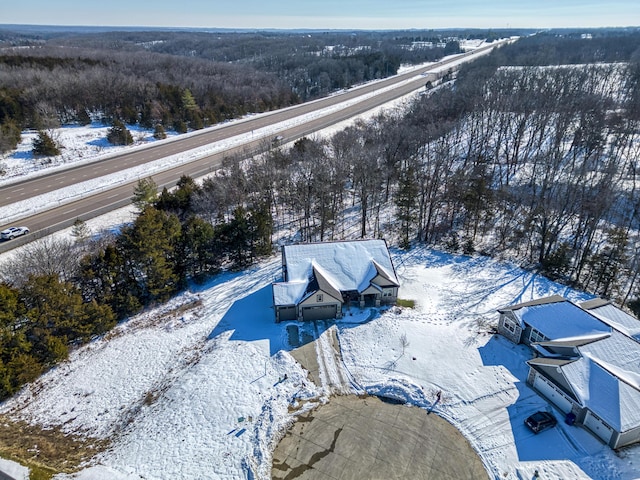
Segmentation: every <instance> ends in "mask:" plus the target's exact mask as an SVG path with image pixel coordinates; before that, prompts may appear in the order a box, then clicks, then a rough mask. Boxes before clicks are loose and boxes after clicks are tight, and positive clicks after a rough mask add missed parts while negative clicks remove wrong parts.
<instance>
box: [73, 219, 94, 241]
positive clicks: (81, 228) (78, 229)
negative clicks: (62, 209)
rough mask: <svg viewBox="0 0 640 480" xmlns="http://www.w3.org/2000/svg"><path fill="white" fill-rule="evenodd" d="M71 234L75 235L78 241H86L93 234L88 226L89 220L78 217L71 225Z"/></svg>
mask: <svg viewBox="0 0 640 480" xmlns="http://www.w3.org/2000/svg"><path fill="white" fill-rule="evenodd" d="M71 235H72V236H73V237H75V239H76V242H80V243H82V242H84V241H85V240H86V239H87V238H89V236H90V235H91V230H90V229H89V227H88V226H87V222H85V221H84V220H82V219H80V218H76V221H75V222H73V227H71Z"/></svg>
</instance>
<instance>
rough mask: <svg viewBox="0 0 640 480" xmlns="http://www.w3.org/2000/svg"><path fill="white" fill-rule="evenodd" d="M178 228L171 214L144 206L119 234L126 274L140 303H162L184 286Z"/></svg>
mask: <svg viewBox="0 0 640 480" xmlns="http://www.w3.org/2000/svg"><path fill="white" fill-rule="evenodd" d="M181 234H182V232H181V226H180V221H179V220H178V217H177V216H176V215H174V214H168V213H165V212H162V211H160V210H158V209H156V208H153V207H147V208H145V209H144V211H143V212H142V213H141V214H140V215H139V216H138V218H136V220H135V222H134V224H133V226H132V227H130V228H129V229H127V230H125V231H124V232H123V234H122V242H123V243H122V246H123V247H124V248H125V249H126V254H125V255H124V258H126V259H127V263H126V266H127V268H128V269H129V275H131V277H133V278H135V279H136V282H137V283H138V285H139V286H140V288H141V296H140V297H139V298H140V300H141V302H142V304H144V305H148V304H149V303H151V302H156V301H165V300H167V299H168V298H169V297H170V296H171V295H173V294H174V293H175V292H177V291H178V289H179V288H181V287H182V285H183V283H184V278H183V277H181V276H180V274H179V261H178V258H177V256H178V253H179V251H178V248H177V247H178V244H179V241H180V237H181Z"/></svg>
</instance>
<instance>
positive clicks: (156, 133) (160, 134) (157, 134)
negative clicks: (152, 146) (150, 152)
mask: <svg viewBox="0 0 640 480" xmlns="http://www.w3.org/2000/svg"><path fill="white" fill-rule="evenodd" d="M153 138H155V139H156V140H164V139H165V138H167V132H165V131H164V127H163V126H162V124H160V123H157V124H156V126H155V127H154V129H153Z"/></svg>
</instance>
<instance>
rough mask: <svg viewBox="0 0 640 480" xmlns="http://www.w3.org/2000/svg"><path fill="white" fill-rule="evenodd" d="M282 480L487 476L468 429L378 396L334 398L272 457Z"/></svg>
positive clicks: (275, 472)
mask: <svg viewBox="0 0 640 480" xmlns="http://www.w3.org/2000/svg"><path fill="white" fill-rule="evenodd" d="M272 478H273V479H277V480H293V479H299V480H311V479H313V480H325V479H327V480H328V479H335V480H349V479H354V480H363V479H369V480H376V479H380V480H393V479H398V480H400V479H402V480H411V479H429V480H440V479H442V480H444V479H446V480H450V479H454V478H455V479H460V480H464V479H469V480H471V479H474V480H475V479H488V478H489V476H488V474H487V472H486V470H485V468H484V466H483V464H482V462H481V460H480V458H479V457H478V455H477V454H476V453H475V451H474V450H473V449H472V448H471V445H470V444H469V442H468V441H467V440H466V439H465V438H464V437H463V436H462V434H461V433H460V432H459V431H458V430H457V429H456V428H454V427H453V426H452V425H451V424H450V423H449V422H447V421H446V420H444V419H442V418H441V417H438V416H437V415H436V414H435V413H432V414H427V412H426V411H425V410H423V409H421V408H418V407H410V406H407V405H397V404H392V403H387V402H383V401H382V400H380V399H378V398H377V397H369V396H366V397H357V396H354V395H347V396H333V397H331V400H330V401H329V403H327V404H325V405H322V406H320V407H318V408H317V409H315V410H314V411H312V412H310V413H309V414H307V415H306V416H301V417H299V419H298V421H297V422H296V423H295V424H294V425H293V427H292V428H291V429H290V430H289V432H288V433H287V434H286V436H285V437H284V438H283V439H282V441H281V442H280V443H279V444H278V446H277V448H276V450H275V452H274V454H273V468H272Z"/></svg>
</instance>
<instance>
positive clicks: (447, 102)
mask: <svg viewBox="0 0 640 480" xmlns="http://www.w3.org/2000/svg"><path fill="white" fill-rule="evenodd" d="M156 54H157V55H166V53H160V52H154V53H153V54H152V55H156ZM202 54H204V49H203V53H202ZM639 134H640V31H637V30H630V31H602V32H599V31H596V32H593V33H592V34H590V35H579V34H574V33H572V32H548V33H541V34H537V35H535V36H530V37H526V38H521V39H520V40H518V41H517V42H514V43H512V44H510V45H508V46H505V47H502V48H500V49H498V50H496V51H494V52H492V53H491V54H490V55H487V56H485V57H483V58H482V59H479V60H476V61H474V62H472V63H469V64H465V65H464V66H463V67H461V69H460V70H459V72H458V73H457V78H456V79H455V80H452V81H448V82H446V83H443V84H441V85H438V86H435V87H433V88H430V89H428V90H425V91H424V92H423V93H422V94H421V95H420V96H419V97H417V99H416V100H415V101H414V102H413V103H412V104H411V105H410V106H409V107H408V108H406V109H405V110H403V111H393V112H388V113H383V114H380V115H378V116H376V117H375V118H373V119H371V120H368V121H366V122H365V121H360V122H357V123H355V124H353V125H352V126H349V127H347V128H345V129H344V130H341V131H338V132H336V133H334V134H332V135H331V136H330V137H318V138H302V139H300V140H298V141H296V142H295V143H294V145H293V146H291V147H290V148H285V147H279V146H273V148H271V149H270V150H269V151H268V152H267V153H265V154H261V155H257V156H255V157H253V158H249V159H245V158H228V159H226V161H225V165H224V168H222V169H221V170H220V171H219V172H217V173H216V174H215V175H214V176H212V177H210V178H207V179H206V180H204V181H203V182H202V183H196V182H195V181H194V180H193V179H190V178H188V177H184V178H182V179H181V180H180V183H179V184H178V186H177V188H176V189H174V190H172V191H167V190H163V191H162V192H160V193H158V192H157V189H156V186H155V184H154V183H153V181H152V180H151V179H148V180H144V181H141V182H140V183H139V184H138V188H137V189H136V192H135V197H134V203H135V205H136V206H137V208H138V211H139V214H138V216H137V217H136V219H135V221H134V222H132V223H131V224H130V225H126V226H124V227H123V229H122V230H121V231H120V232H119V233H118V234H117V235H98V236H96V238H95V239H94V238H93V237H92V236H91V235H90V234H89V232H87V231H86V226H85V225H84V224H83V223H82V222H78V223H77V225H76V226H75V227H74V236H75V241H73V242H66V241H53V240H47V241H46V242H43V243H34V244H32V245H31V246H30V247H29V248H28V249H27V251H25V253H24V254H23V255H21V256H19V257H16V258H15V259H14V260H13V261H12V262H10V263H8V264H7V265H6V266H5V268H4V269H3V271H2V278H3V283H2V284H1V285H0V312H2V316H1V317H0V318H1V319H2V322H3V326H4V328H3V329H2V338H1V339H0V360H1V361H0V396H3V397H4V396H8V395H11V394H12V393H13V392H15V391H16V389H18V388H19V387H20V385H22V384H23V383H24V382H27V381H30V380H32V379H34V378H36V377H37V376H38V375H39V374H40V373H41V372H42V371H44V370H45V369H47V368H49V367H50V366H52V365H54V364H55V363H56V362H58V361H60V360H61V359H64V358H66V355H67V354H68V349H69V348H70V347H72V346H74V345H79V344H81V343H82V342H86V341H88V340H90V339H91V338H92V337H93V336H95V335H100V334H103V333H104V332H107V331H108V330H109V329H110V328H111V327H112V326H113V325H114V324H115V323H116V322H117V321H119V320H122V319H125V318H126V317H127V316H129V315H131V314H133V313H136V312H138V311H140V310H141V309H143V308H145V307H147V306H150V305H154V304H156V303H159V302H163V301H165V300H166V299H168V298H170V297H171V296H172V295H174V294H175V293H176V292H179V291H180V290H181V289H183V288H185V287H186V286H187V285H188V284H189V282H194V281H195V282H197V281H203V280H205V279H207V278H209V277H210V276H211V275H213V274H215V273H217V272H219V271H221V270H227V269H240V268H246V266H247V265H250V264H251V263H252V262H254V261H255V260H256V259H258V258H260V257H261V256H263V255H271V254H272V253H273V251H274V248H273V245H274V243H277V242H280V241H285V242H290V241H323V240H334V239H346V238H360V237H369V238H371V237H384V238H387V239H389V240H390V241H391V243H393V244H395V245H398V246H399V247H401V248H410V247H411V246H412V245H414V244H416V243H423V244H428V245H432V246H437V247H439V248H443V249H446V250H448V251H451V252H456V253H463V254H472V253H474V252H480V253H482V254H485V255H491V256H494V257H498V258H504V259H509V260H512V261H516V262H518V263H520V265H522V266H524V267H526V268H530V269H534V270H536V271H539V272H541V273H542V274H545V275H548V276H550V277H552V278H555V279H558V280H560V281H563V282H565V283H567V284H570V285H573V286H576V287H579V288H582V289H585V290H587V291H590V292H593V293H596V294H600V295H602V296H605V297H609V298H612V299H614V300H616V301H617V302H618V303H620V304H622V305H625V306H629V307H631V308H634V309H635V310H636V312H638V310H639V309H638V305H639V302H638V297H639V295H640V285H639V283H638V277H639V274H640V242H639V237H638V232H639V230H640V197H639V196H638V193H637V190H638V188H639V187H640V184H639V181H640V178H638V172H639V167H640V165H639V164H638V162H639V161H640V143H639V142H638V139H639Z"/></svg>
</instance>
